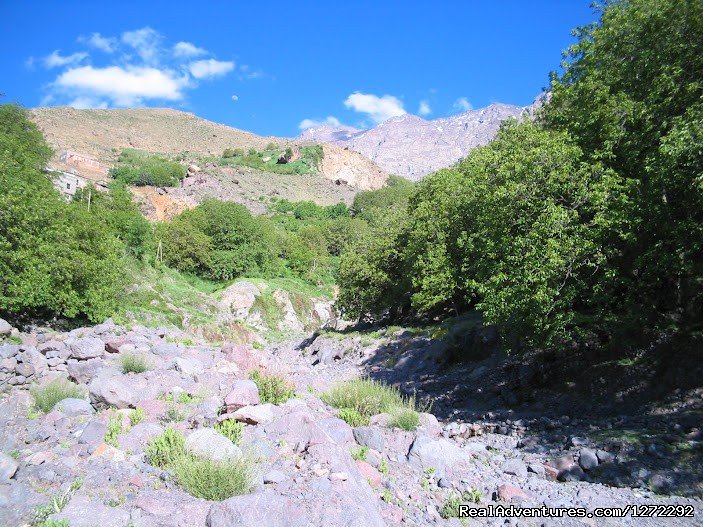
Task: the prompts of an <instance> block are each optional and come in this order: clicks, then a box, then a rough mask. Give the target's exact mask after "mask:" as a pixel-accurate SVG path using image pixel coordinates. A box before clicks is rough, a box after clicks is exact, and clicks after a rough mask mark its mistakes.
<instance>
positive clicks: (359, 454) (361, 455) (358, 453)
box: [351, 446, 369, 461]
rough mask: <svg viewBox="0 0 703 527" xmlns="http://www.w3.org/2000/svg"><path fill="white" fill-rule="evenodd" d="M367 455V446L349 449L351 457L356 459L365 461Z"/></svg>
mask: <svg viewBox="0 0 703 527" xmlns="http://www.w3.org/2000/svg"><path fill="white" fill-rule="evenodd" d="M368 455H369V447H367V446H360V447H359V448H357V449H355V450H352V451H351V457H352V459H354V460H356V461H366V457H367V456H368Z"/></svg>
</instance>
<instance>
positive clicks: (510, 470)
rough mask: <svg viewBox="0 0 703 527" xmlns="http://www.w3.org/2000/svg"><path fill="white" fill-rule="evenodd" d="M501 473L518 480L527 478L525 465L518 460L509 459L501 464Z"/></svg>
mask: <svg viewBox="0 0 703 527" xmlns="http://www.w3.org/2000/svg"><path fill="white" fill-rule="evenodd" d="M503 472H505V473H506V474H511V475H513V476H517V477H519V478H526V477H527V465H525V463H524V462H523V461H521V460H519V459H509V460H507V461H506V462H505V463H503Z"/></svg>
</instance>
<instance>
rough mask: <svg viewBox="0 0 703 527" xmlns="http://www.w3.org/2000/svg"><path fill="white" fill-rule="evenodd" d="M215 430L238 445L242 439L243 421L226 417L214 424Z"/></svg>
mask: <svg viewBox="0 0 703 527" xmlns="http://www.w3.org/2000/svg"><path fill="white" fill-rule="evenodd" d="M215 430H217V431H218V432H219V433H221V434H222V435H223V436H225V437H226V438H227V439H229V440H230V441H232V443H234V444H235V445H238V444H239V443H241V441H242V432H243V431H244V423H240V422H239V421H234V420H233V419H227V420H226V421H222V422H221V423H217V424H216V425H215Z"/></svg>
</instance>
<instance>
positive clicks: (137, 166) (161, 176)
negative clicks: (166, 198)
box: [110, 150, 186, 187]
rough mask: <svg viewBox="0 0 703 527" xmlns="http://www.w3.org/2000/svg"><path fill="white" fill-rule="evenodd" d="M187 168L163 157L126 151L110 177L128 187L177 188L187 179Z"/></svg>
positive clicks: (111, 170) (111, 171)
mask: <svg viewBox="0 0 703 527" xmlns="http://www.w3.org/2000/svg"><path fill="white" fill-rule="evenodd" d="M185 174H186V172H185V168H184V167H183V166H182V165H180V164H179V163H176V162H174V161H169V160H168V159H165V158H163V157H159V156H156V155H150V154H146V153H139V152H135V151H133V150H124V151H123V152H122V154H121V155H120V157H119V159H118V163H117V166H115V167H114V168H112V169H110V176H111V177H112V178H113V179H116V180H117V181H120V182H122V183H125V184H127V185H137V186H143V185H153V186H157V187H175V186H176V185H178V182H179V181H180V180H181V179H183V178H184V177H185Z"/></svg>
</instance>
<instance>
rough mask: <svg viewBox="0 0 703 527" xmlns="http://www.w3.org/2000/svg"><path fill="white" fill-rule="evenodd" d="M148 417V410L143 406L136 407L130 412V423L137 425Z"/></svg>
mask: <svg viewBox="0 0 703 527" xmlns="http://www.w3.org/2000/svg"><path fill="white" fill-rule="evenodd" d="M145 418H146V412H145V411H144V410H143V409H142V408H135V409H134V410H132V411H131V412H130V413H129V423H130V424H131V425H132V426H137V425H138V424H139V423H141V422H142V421H143V420H144V419H145Z"/></svg>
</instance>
